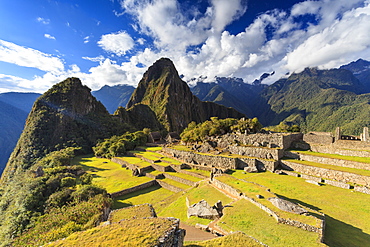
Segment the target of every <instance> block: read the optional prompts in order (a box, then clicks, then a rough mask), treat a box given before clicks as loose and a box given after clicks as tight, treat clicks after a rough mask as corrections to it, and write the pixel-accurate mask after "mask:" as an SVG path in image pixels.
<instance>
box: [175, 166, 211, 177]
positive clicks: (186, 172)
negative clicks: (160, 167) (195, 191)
mask: <svg viewBox="0 0 370 247" xmlns="http://www.w3.org/2000/svg"><path fill="white" fill-rule="evenodd" d="M172 168H173V169H174V170H175V171H176V172H178V173H183V174H186V175H190V176H193V177H197V178H201V179H205V178H207V176H204V175H201V174H198V173H195V172H189V171H186V170H183V169H180V168H178V167H172Z"/></svg>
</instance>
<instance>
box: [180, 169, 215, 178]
mask: <svg viewBox="0 0 370 247" xmlns="http://www.w3.org/2000/svg"><path fill="white" fill-rule="evenodd" d="M184 171H189V172H192V173H196V174H199V175H203V176H206V177H207V178H208V177H209V176H210V174H211V172H210V171H205V170H200V169H184Z"/></svg>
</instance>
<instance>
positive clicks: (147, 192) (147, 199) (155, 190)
mask: <svg viewBox="0 0 370 247" xmlns="http://www.w3.org/2000/svg"><path fill="white" fill-rule="evenodd" d="M173 194H175V193H174V192H172V191H170V190H167V189H164V188H162V187H161V186H159V185H155V186H151V187H149V188H145V189H143V190H140V191H135V192H132V193H129V194H126V195H123V196H120V197H117V198H114V202H113V209H117V208H123V207H128V206H132V205H139V204H144V203H149V204H152V205H153V204H155V203H158V202H159V201H161V200H164V199H165V198H167V197H169V196H172V195H173ZM155 209H156V208H155Z"/></svg>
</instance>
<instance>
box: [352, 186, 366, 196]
mask: <svg viewBox="0 0 370 247" xmlns="http://www.w3.org/2000/svg"><path fill="white" fill-rule="evenodd" d="M353 189H354V190H355V191H358V192H361V193H365V194H369V195H370V188H368V187H363V186H355V187H354V188H353Z"/></svg>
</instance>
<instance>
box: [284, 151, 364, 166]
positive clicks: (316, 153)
mask: <svg viewBox="0 0 370 247" xmlns="http://www.w3.org/2000/svg"><path fill="white" fill-rule="evenodd" d="M290 151H291V152H294V153H302V154H307V155H312V156H318V157H325V158H332V159H341V160H349V161H356V162H362V163H368V164H370V157H358V156H346V155H340V154H327V153H318V152H312V151H301V150H290Z"/></svg>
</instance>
